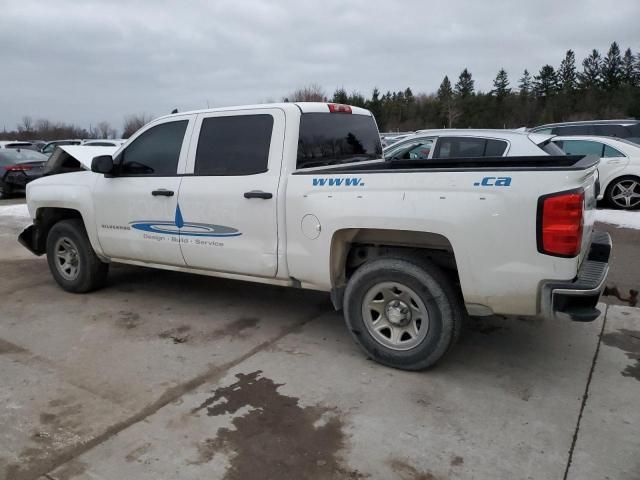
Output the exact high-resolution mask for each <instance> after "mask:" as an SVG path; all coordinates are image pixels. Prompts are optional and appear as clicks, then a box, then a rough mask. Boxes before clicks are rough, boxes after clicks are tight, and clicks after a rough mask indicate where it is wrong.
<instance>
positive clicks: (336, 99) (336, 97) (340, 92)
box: [331, 87, 349, 104]
mask: <svg viewBox="0 0 640 480" xmlns="http://www.w3.org/2000/svg"><path fill="white" fill-rule="evenodd" d="M331 101H332V102H333V103H344V104H346V103H348V102H349V95H347V91H346V90H345V89H344V87H340V88H336V91H335V92H333V98H332V99H331Z"/></svg>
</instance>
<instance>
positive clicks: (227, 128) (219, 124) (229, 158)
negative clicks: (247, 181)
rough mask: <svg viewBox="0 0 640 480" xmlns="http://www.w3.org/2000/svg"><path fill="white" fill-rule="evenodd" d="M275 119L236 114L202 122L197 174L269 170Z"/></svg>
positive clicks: (230, 173) (261, 171)
mask: <svg viewBox="0 0 640 480" xmlns="http://www.w3.org/2000/svg"><path fill="white" fill-rule="evenodd" d="M272 130H273V117H272V116H271V115H266V114H261V115H233V116H228V117H211V118H205V119H204V120H203V121H202V127H201V128H200V137H199V138H198V150H197V151H196V165H195V171H194V173H195V174H196V175H212V176H213V175H216V176H218V175H220V176H222V175H254V174H256V173H263V172H266V171H267V164H268V163H269V148H270V146H271V132H272Z"/></svg>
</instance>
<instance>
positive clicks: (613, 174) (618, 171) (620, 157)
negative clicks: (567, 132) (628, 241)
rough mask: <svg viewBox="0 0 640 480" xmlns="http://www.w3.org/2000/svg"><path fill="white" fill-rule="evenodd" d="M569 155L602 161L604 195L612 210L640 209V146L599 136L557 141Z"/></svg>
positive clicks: (600, 170) (561, 138)
mask: <svg viewBox="0 0 640 480" xmlns="http://www.w3.org/2000/svg"><path fill="white" fill-rule="evenodd" d="M553 143H554V144H555V145H557V146H558V147H560V148H562V150H564V151H565V152H566V153H567V155H597V156H598V157H600V163H599V165H598V172H599V173H600V193H599V195H598V200H605V201H606V202H607V203H608V204H609V205H610V206H611V207H614V208H622V209H626V210H632V209H637V208H640V145H638V144H637V143H633V142H630V141H628V140H624V139H621V138H610V137H596V136H570V137H554V139H553Z"/></svg>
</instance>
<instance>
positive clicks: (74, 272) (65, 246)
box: [53, 237, 80, 281]
mask: <svg viewBox="0 0 640 480" xmlns="http://www.w3.org/2000/svg"><path fill="white" fill-rule="evenodd" d="M53 252H54V255H55V264H56V269H57V270H58V273H59V274H60V275H62V278H64V279H65V280H70V281H73V280H75V279H76V278H78V274H79V273H80V255H78V247H77V246H76V244H75V243H74V242H73V240H71V239H70V238H69V237H60V238H59V239H58V240H56V244H55V246H54V248H53Z"/></svg>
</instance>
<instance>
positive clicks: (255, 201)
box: [178, 108, 285, 277]
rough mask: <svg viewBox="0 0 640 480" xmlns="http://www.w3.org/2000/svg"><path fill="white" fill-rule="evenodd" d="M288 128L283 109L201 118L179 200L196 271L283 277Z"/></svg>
mask: <svg viewBox="0 0 640 480" xmlns="http://www.w3.org/2000/svg"><path fill="white" fill-rule="evenodd" d="M284 126H285V115H284V112H283V111H282V110H280V109H276V108H265V109H253V110H241V111H227V112H213V113H204V114H200V115H198V118H197V120H196V124H195V129H194V135H193V137H192V142H191V148H190V151H189V152H190V153H189V160H188V162H187V172H188V173H193V175H187V176H185V177H183V179H182V185H181V187H180V195H179V197H178V203H179V208H180V212H181V215H182V219H183V226H182V228H181V229H180V235H181V237H180V246H181V249H182V255H183V256H184V259H185V261H186V263H187V265H188V266H189V267H193V268H201V269H207V270H214V271H218V272H231V273H237V274H245V275H252V276H261V277H274V276H275V275H276V270H277V265H278V262H277V259H278V235H277V226H278V225H277V202H276V193H277V190H278V182H279V179H280V167H281V164H282V154H283V140H284Z"/></svg>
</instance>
